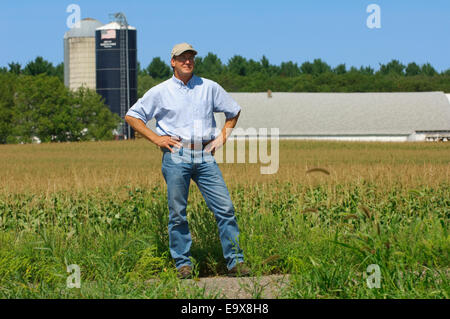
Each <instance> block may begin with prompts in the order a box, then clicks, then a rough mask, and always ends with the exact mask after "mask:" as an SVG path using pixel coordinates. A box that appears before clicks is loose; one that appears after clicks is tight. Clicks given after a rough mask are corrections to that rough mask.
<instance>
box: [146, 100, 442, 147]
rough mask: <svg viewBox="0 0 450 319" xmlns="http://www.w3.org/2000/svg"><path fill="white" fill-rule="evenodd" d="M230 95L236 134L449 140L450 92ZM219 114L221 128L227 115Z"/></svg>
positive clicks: (393, 139)
mask: <svg viewBox="0 0 450 319" xmlns="http://www.w3.org/2000/svg"><path fill="white" fill-rule="evenodd" d="M230 94H231V96H232V97H233V98H234V99H235V100H236V101H237V102H238V103H239V105H240V106H241V107H242V112H241V115H240V117H239V121H238V123H237V125H236V129H235V130H234V131H233V133H232V136H233V137H235V138H246V137H249V138H251V137H256V136H252V135H253V134H252V132H253V133H254V132H255V131H256V132H259V129H261V128H267V130H268V132H269V133H270V129H271V128H278V129H279V137H280V139H314V140H343V141H432V140H440V141H450V94H447V95H446V94H444V93H442V92H412V93H409V92H408V93H282V92H279V93H277V92H274V93H272V94H271V97H269V96H268V94H267V93H230ZM215 118H216V122H217V127H218V128H221V127H222V126H223V123H224V120H225V116H224V115H223V114H215ZM147 126H148V127H150V128H151V129H154V127H155V123H154V120H152V121H150V122H149V123H148V124H147ZM238 128H239V129H238Z"/></svg>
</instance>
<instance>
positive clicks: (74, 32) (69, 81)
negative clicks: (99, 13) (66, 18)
mask: <svg viewBox="0 0 450 319" xmlns="http://www.w3.org/2000/svg"><path fill="white" fill-rule="evenodd" d="M102 25H103V24H102V23H101V22H100V21H98V20H95V19H91V18H86V19H83V20H81V21H80V27H79V28H76V27H74V28H72V29H70V30H69V31H67V32H66V33H65V34H64V84H65V85H66V86H67V87H68V88H69V89H71V90H76V89H78V88H79V87H81V86H82V85H84V86H85V87H87V88H90V89H94V90H95V88H96V72H95V30H96V29H97V28H99V27H101V26H102Z"/></svg>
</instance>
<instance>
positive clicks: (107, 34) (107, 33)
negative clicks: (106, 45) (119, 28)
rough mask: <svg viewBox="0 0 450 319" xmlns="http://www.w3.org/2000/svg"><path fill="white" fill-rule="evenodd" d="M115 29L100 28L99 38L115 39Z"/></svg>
mask: <svg viewBox="0 0 450 319" xmlns="http://www.w3.org/2000/svg"><path fill="white" fill-rule="evenodd" d="M115 38H116V30H102V36H101V40H103V39H115Z"/></svg>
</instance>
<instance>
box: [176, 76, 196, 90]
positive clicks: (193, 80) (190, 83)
mask: <svg viewBox="0 0 450 319" xmlns="http://www.w3.org/2000/svg"><path fill="white" fill-rule="evenodd" d="M195 78H196V76H195V74H193V75H192V77H191V79H190V80H189V81H188V83H187V84H186V85H185V84H184V83H183V81H181V80H180V79H178V78H177V77H175V75H172V80H173V81H174V83H176V84H177V86H178V87H179V88H182V87H183V86H186V87H188V88H192V87H193V86H194V82H195Z"/></svg>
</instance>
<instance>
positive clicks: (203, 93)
mask: <svg viewBox="0 0 450 319" xmlns="http://www.w3.org/2000/svg"><path fill="white" fill-rule="evenodd" d="M196 54H197V51H196V50H194V48H193V47H192V46H191V45H190V44H187V43H180V44H177V45H175V46H174V47H173V49H172V53H171V65H172V69H173V73H174V75H173V77H172V78H171V79H169V80H167V81H165V82H163V83H161V84H159V85H157V86H155V87H153V88H151V89H150V90H148V91H147V93H145V95H144V96H143V97H142V98H140V99H139V100H138V101H137V102H136V104H134V105H133V106H132V107H131V108H130V110H129V111H128V113H127V115H126V116H125V120H126V121H127V123H128V124H129V125H131V126H132V127H133V128H134V129H135V130H136V131H137V132H139V133H140V134H142V135H143V136H144V137H145V138H147V139H148V140H149V141H151V142H153V143H154V144H156V145H157V146H159V147H160V148H161V150H162V151H163V158H162V173H163V175H164V179H165V181H166V183H167V199H168V204H169V246H170V253H171V255H172V258H174V260H175V265H176V267H177V269H178V273H179V276H180V277H181V278H189V277H191V275H192V263H191V260H190V247H191V243H192V240H191V234H190V231H189V227H188V222H187V218H186V205H187V198H188V192H189V185H190V180H191V179H192V180H194V181H195V183H196V184H197V186H198V188H199V189H200V192H201V193H202V195H203V198H204V199H205V201H206V204H207V206H208V208H209V209H210V210H212V211H213V213H214V215H215V218H216V221H217V225H218V227H219V235H220V241H221V244H222V249H223V255H224V257H225V259H226V262H227V268H228V271H229V274H230V275H248V274H249V270H248V268H247V267H246V266H245V265H244V256H243V253H242V249H241V248H240V247H239V241H238V237H239V229H238V225H237V222H236V217H235V214H234V206H233V203H232V202H231V198H230V194H229V192H228V189H227V186H226V185H225V182H224V180H223V177H222V173H221V171H220V169H219V167H218V165H217V163H216V161H215V159H214V157H213V155H214V152H215V150H216V149H217V148H219V147H221V146H222V145H223V144H224V143H225V141H226V139H227V138H228V136H229V134H230V133H231V130H232V129H233V128H234V127H235V125H236V122H237V120H238V117H239V114H240V111H241V107H240V106H239V105H238V104H237V103H236V102H235V101H234V100H233V99H232V98H231V96H230V95H229V94H228V93H227V92H225V90H224V89H223V88H222V87H221V86H220V85H219V84H217V83H216V82H213V81H211V80H208V79H204V78H200V77H198V76H195V75H194V74H193V71H194V57H195V55H196ZM214 112H224V113H225V116H226V122H225V125H224V127H223V128H222V131H221V132H216V131H217V129H216V123H215V120H214V116H213V113H214ZM152 118H155V119H156V133H157V134H156V133H154V132H153V131H152V130H150V129H149V128H147V126H146V123H147V122H148V121H149V120H151V119H152ZM211 231H212V230H211Z"/></svg>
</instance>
